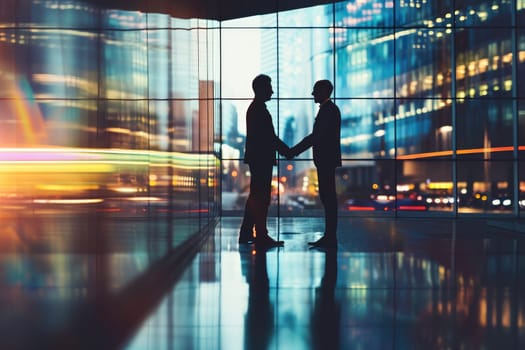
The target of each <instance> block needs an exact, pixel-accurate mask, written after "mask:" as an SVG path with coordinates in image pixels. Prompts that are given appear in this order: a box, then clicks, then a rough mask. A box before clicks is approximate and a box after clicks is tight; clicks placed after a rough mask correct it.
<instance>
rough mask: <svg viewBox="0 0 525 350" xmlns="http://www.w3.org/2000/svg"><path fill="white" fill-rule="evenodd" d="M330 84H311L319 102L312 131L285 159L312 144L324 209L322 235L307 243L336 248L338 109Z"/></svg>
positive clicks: (321, 82) (339, 143) (338, 153)
mask: <svg viewBox="0 0 525 350" xmlns="http://www.w3.org/2000/svg"><path fill="white" fill-rule="evenodd" d="M333 89H334V88H333V85H332V83H331V82H330V81H329V80H319V81H317V82H316V83H315V84H314V88H313V91H312V96H313V97H314V101H315V102H316V103H319V112H318V113H317V117H316V118H315V122H314V127H313V131H312V133H311V134H310V135H308V136H306V137H305V138H304V139H303V140H302V141H301V142H299V143H298V144H297V145H295V146H294V147H292V148H291V149H290V153H289V158H291V157H295V156H297V155H299V154H300V153H302V152H304V151H305V150H307V149H308V148H310V147H312V151H313V160H314V165H315V167H316V168H317V178H318V181H319V197H320V199H321V203H322V204H323V207H324V211H325V232H324V235H323V237H321V238H320V239H319V240H317V241H315V242H309V244H310V245H313V246H314V247H318V248H336V247H337V236H336V231H337V194H336V191H335V169H336V168H337V167H340V166H341V112H340V111H339V108H338V107H337V106H336V105H335V104H334V103H333V102H332V100H331V99H330V95H331V94H332V91H333Z"/></svg>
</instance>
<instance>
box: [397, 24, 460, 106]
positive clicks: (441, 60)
mask: <svg viewBox="0 0 525 350" xmlns="http://www.w3.org/2000/svg"><path fill="white" fill-rule="evenodd" d="M450 33H451V31H450V29H432V30H427V29H411V30H405V31H399V32H397V33H396V43H395V46H396V59H395V62H396V77H395V79H396V93H397V96H398V97H416V96H417V97H424V96H431V97H438V98H448V97H450V95H451V80H450V70H451V51H452V40H451V35H450Z"/></svg>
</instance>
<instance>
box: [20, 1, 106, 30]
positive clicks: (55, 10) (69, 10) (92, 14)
mask: <svg viewBox="0 0 525 350" xmlns="http://www.w3.org/2000/svg"><path fill="white" fill-rule="evenodd" d="M17 7H18V8H17V19H18V23H17V24H18V25H20V26H21V27H32V28H44V27H45V28H85V29H88V28H90V29H96V28H98V20H99V17H98V9H97V7H96V6H94V5H92V4H87V3H85V2H80V1H71V0H61V1H29V0H22V1H17Z"/></svg>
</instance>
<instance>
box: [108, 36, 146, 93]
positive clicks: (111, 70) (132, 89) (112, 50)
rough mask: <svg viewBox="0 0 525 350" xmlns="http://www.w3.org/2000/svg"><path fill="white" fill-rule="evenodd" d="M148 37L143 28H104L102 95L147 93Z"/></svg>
mask: <svg viewBox="0 0 525 350" xmlns="http://www.w3.org/2000/svg"><path fill="white" fill-rule="evenodd" d="M146 38H147V34H146V31H142V30H133V31H115V30H112V31H105V32H104V51H103V53H102V55H103V60H104V62H105V64H104V67H103V68H101V70H102V72H101V74H102V77H103V78H104V80H103V81H102V82H101V83H102V85H101V87H100V89H101V91H100V94H101V96H102V97H106V98H120V99H129V98H145V97H146V96H147V91H148V86H147V83H148V80H147V60H148V57H147V50H146V48H147V47H146V46H145V45H146V42H147V41H146ZM154 50H155V49H154Z"/></svg>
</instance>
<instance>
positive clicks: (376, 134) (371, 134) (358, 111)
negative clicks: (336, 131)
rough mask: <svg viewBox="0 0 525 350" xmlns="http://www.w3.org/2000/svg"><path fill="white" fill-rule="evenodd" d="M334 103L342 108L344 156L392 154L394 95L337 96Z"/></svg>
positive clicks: (342, 150) (372, 157)
mask: <svg viewBox="0 0 525 350" xmlns="http://www.w3.org/2000/svg"><path fill="white" fill-rule="evenodd" d="M336 104H337V105H338V106H339V109H340V110H341V152H342V156H343V158H361V159H374V158H392V157H393V156H394V148H395V130H394V125H395V124H394V118H393V115H394V100H393V99H345V100H341V99H339V100H336Z"/></svg>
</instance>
